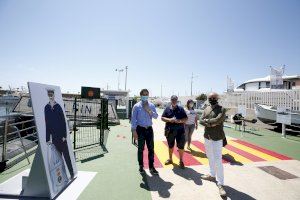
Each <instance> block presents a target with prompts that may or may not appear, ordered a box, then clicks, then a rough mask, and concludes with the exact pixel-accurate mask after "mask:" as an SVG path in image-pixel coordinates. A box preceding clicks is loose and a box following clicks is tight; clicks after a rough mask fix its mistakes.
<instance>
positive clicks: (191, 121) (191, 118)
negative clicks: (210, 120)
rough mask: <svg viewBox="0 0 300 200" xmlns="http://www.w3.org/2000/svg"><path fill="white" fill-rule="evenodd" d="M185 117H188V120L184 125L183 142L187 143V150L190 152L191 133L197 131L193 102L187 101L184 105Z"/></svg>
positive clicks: (196, 115) (196, 116)
mask: <svg viewBox="0 0 300 200" xmlns="http://www.w3.org/2000/svg"><path fill="white" fill-rule="evenodd" d="M186 107H187V109H186V111H185V112H186V115H187V116H188V120H187V122H186V123H185V142H186V143H187V149H188V150H192V149H191V147H190V145H191V141H192V135H193V132H194V130H195V128H196V129H198V114H197V113H196V111H195V110H194V101H193V100H192V99H189V100H188V101H187V103H186Z"/></svg>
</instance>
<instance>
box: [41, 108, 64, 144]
mask: <svg viewBox="0 0 300 200" xmlns="http://www.w3.org/2000/svg"><path fill="white" fill-rule="evenodd" d="M45 122H46V142H48V141H50V135H51V137H52V142H53V143H62V142H63V141H62V138H63V137H64V138H67V127H66V119H65V115H64V112H63V110H62V108H61V106H60V105H59V104H58V103H55V104H54V106H53V107H52V106H51V105H50V103H48V104H47V105H46V106H45Z"/></svg>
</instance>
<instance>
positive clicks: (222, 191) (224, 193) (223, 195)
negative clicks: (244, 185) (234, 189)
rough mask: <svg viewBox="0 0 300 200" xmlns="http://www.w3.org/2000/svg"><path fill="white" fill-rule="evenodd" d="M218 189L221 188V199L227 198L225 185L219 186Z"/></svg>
mask: <svg viewBox="0 0 300 200" xmlns="http://www.w3.org/2000/svg"><path fill="white" fill-rule="evenodd" d="M218 188H219V193H220V196H221V197H226V195H227V194H226V191H225V190H224V187H223V185H218Z"/></svg>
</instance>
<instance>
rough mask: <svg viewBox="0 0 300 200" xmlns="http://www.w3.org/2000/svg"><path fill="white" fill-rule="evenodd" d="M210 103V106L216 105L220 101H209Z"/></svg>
mask: <svg viewBox="0 0 300 200" xmlns="http://www.w3.org/2000/svg"><path fill="white" fill-rule="evenodd" d="M209 103H210V105H212V106H213V105H216V104H217V103H218V100H217V99H209Z"/></svg>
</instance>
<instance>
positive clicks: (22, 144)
mask: <svg viewBox="0 0 300 200" xmlns="http://www.w3.org/2000/svg"><path fill="white" fill-rule="evenodd" d="M11 117H12V116H5V117H3V118H4V119H5V120H4V121H2V123H1V125H0V146H1V150H0V152H1V167H0V168H1V171H3V170H4V169H7V168H10V167H11V166H13V165H15V164H16V163H18V162H20V161H22V160H24V159H27V161H28V163H30V161H29V158H28V157H29V156H30V155H31V154H33V153H35V148H34V147H36V146H37V143H38V137H37V132H36V126H35V123H34V119H33V118H32V117H27V116H22V115H17V116H13V117H14V118H13V119H12V118H11ZM27 150H30V152H27Z"/></svg>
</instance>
